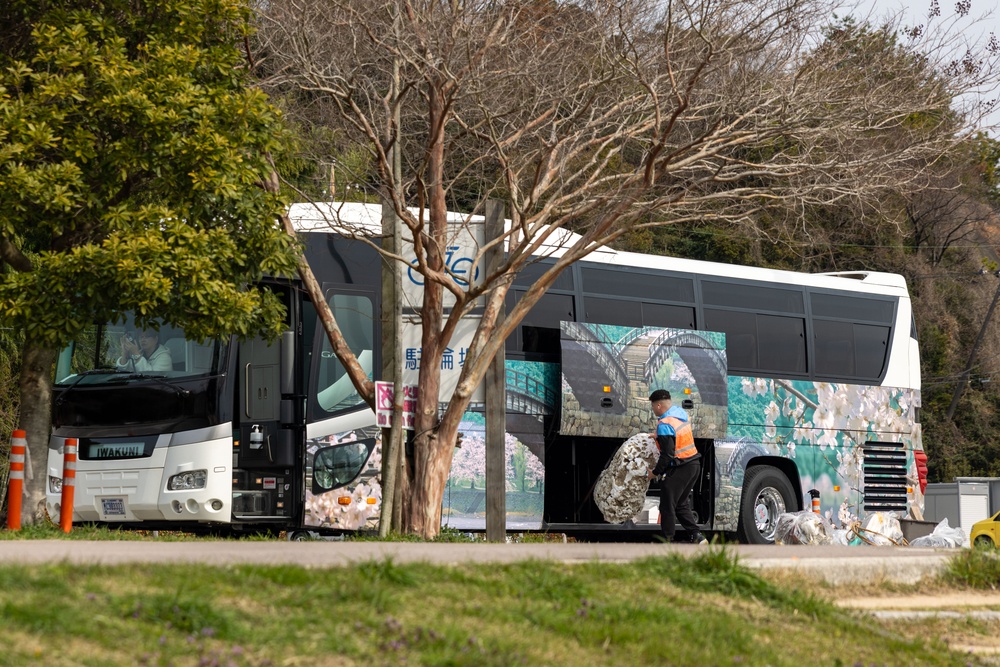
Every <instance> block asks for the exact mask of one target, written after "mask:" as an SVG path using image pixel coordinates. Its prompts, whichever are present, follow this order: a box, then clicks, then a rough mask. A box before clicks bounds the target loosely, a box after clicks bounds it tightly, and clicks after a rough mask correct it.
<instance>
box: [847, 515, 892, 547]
mask: <svg viewBox="0 0 1000 667" xmlns="http://www.w3.org/2000/svg"><path fill="white" fill-rule="evenodd" d="M858 535H859V536H860V537H861V539H862V540H864V541H865V542H867V543H868V544H872V545H875V546H877V547H888V546H893V545H897V546H898V545H901V544H903V529H902V528H901V527H900V525H899V519H898V518H897V517H896V515H895V514H893V513H892V512H875V513H873V514H869V515H868V518H867V519H865V525H864V528H862V529H861V530H860V531H859V533H858Z"/></svg>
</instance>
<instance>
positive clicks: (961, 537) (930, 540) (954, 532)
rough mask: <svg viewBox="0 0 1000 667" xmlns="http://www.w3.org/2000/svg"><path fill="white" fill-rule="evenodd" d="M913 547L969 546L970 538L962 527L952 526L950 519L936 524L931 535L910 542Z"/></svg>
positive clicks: (954, 547)
mask: <svg viewBox="0 0 1000 667" xmlns="http://www.w3.org/2000/svg"><path fill="white" fill-rule="evenodd" d="M910 546H911V547H945V548H948V549H957V548H960V547H967V546H969V538H968V536H967V535H966V534H965V531H964V530H962V529H961V528H952V527H951V526H949V525H948V519H947V518H945V519H942V521H941V523H939V524H938V525H936V526H934V530H932V531H931V534H930V535H923V536H921V537H918V538H916V539H914V540H913V541H912V542H910Z"/></svg>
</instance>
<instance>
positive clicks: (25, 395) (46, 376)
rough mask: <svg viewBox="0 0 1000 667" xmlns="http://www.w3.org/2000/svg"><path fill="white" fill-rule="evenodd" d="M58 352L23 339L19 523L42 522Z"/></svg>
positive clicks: (23, 524) (24, 524)
mask: <svg viewBox="0 0 1000 667" xmlns="http://www.w3.org/2000/svg"><path fill="white" fill-rule="evenodd" d="M57 354H58V352H57V351H56V350H53V349H49V348H45V347H40V346H38V345H36V344H34V343H31V342H25V344H24V351H23V353H22V356H21V382H20V386H19V391H20V397H21V419H20V428H22V429H24V431H25V433H26V434H27V439H28V447H27V452H26V453H27V457H26V460H25V466H24V468H25V475H24V488H25V496H26V497H25V499H24V503H23V504H22V506H21V525H22V526H26V525H32V524H37V523H42V522H43V521H45V519H46V517H47V514H46V511H45V484H46V482H47V481H48V479H47V478H48V474H47V472H46V469H47V464H48V456H49V435H50V432H51V430H52V364H53V363H55V360H56V355H57Z"/></svg>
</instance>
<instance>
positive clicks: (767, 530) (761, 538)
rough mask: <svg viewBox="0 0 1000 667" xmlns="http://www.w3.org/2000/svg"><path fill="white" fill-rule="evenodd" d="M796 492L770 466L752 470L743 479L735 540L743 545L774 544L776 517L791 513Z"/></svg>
mask: <svg viewBox="0 0 1000 667" xmlns="http://www.w3.org/2000/svg"><path fill="white" fill-rule="evenodd" d="M796 509H797V508H796V506H795V492H794V491H793V490H792V485H791V484H790V483H789V482H788V478H787V477H785V475H784V473H782V472H781V471H780V470H778V469H777V468H775V467H773V466H754V467H752V468H750V469H749V470H747V472H746V476H745V477H744V478H743V498H742V500H741V501H740V524H739V529H738V531H737V536H738V537H739V538H740V542H743V543H744V544H773V543H774V529H775V528H776V527H777V525H778V517H779V516H781V515H782V514H783V513H784V512H794V511H795V510H796Z"/></svg>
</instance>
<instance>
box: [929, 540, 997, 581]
mask: <svg viewBox="0 0 1000 667" xmlns="http://www.w3.org/2000/svg"><path fill="white" fill-rule="evenodd" d="M941 578H942V579H943V580H944V581H945V582H946V583H948V584H953V585H960V586H968V587H969V588H982V589H986V590H996V588H997V585H998V584H1000V554H998V552H997V550H996V549H994V548H992V547H975V548H973V549H968V550H963V551H962V552H961V553H959V554H958V555H956V556H954V557H953V558H952V559H951V560H949V561H948V568H947V569H946V570H945V573H944V574H943V575H942V577H941Z"/></svg>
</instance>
